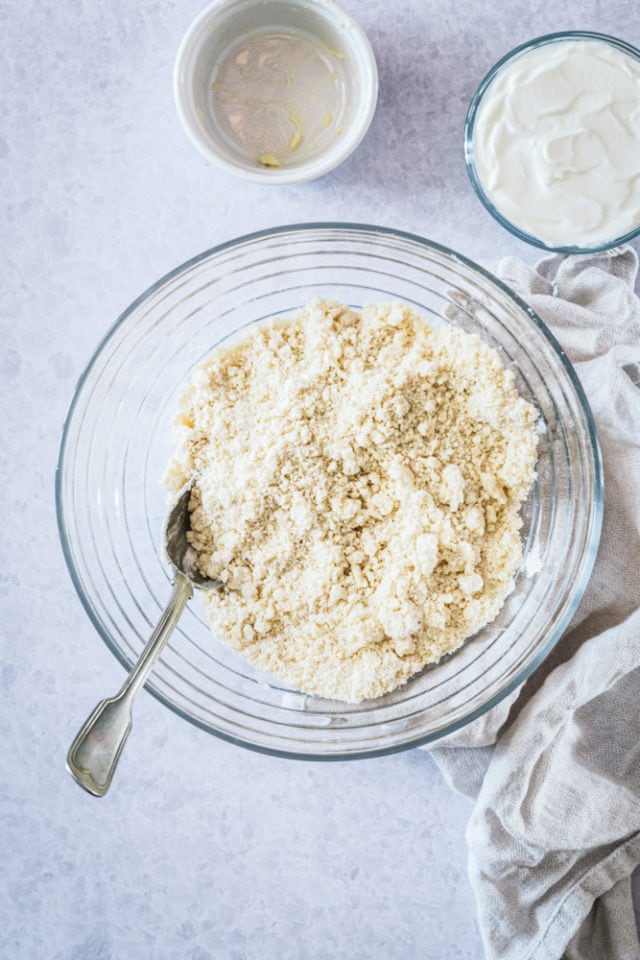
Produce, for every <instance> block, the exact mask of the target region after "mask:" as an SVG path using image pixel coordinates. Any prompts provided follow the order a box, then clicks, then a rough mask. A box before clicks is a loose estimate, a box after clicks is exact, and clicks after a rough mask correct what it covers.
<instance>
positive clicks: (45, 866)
mask: <svg viewBox="0 0 640 960" xmlns="http://www.w3.org/2000/svg"><path fill="white" fill-rule="evenodd" d="M345 5H346V6H347V8H348V10H349V11H350V12H351V13H352V14H354V15H355V16H356V17H357V18H358V19H359V20H360V22H361V24H362V26H363V27H364V28H365V30H366V31H367V33H368V35H369V37H370V39H371V42H372V45H373V47H374V50H375V53H376V57H377V60H378V64H379V70H380V101H379V106H378V110H377V113H376V116H375V119H374V122H373V125H372V128H371V130H370V132H369V135H368V136H367V138H366V139H365V141H364V142H363V143H362V145H361V146H360V147H359V149H358V150H357V152H356V153H355V154H354V155H353V157H352V158H351V159H350V160H349V161H347V162H346V163H345V164H344V165H343V166H342V167H340V168H339V169H338V170H336V171H334V172H333V173H331V174H329V175H327V176H325V177H323V178H322V179H320V180H318V181H316V182H313V183H309V184H302V185H299V186H291V187H282V188H267V187H264V186H261V185H258V184H249V183H243V182H241V181H239V180H236V179H234V178H233V177H231V176H229V175H226V174H223V173H221V172H219V171H218V170H217V169H215V168H213V167H211V166H210V165H208V164H207V163H206V162H205V161H204V160H203V159H202V158H201V157H200V155H199V154H198V153H197V152H196V151H195V150H194V148H193V147H192V146H191V144H190V142H189V141H188V139H187V137H186V135H185V134H184V133H183V131H182V129H181V127H180V125H179V123H178V120H177V117H176V114H175V110H174V107H173V101H172V91H171V71H172V64H173V59H174V56H175V53H176V49H177V46H178V43H179V41H180V39H181V36H182V34H183V33H184V31H185V30H186V28H187V26H188V24H189V22H190V21H191V19H192V18H193V16H194V15H195V14H196V13H197V12H198V11H199V10H200V9H201V7H202V6H203V3H202V2H201V0H183V2H181V3H176V2H174V0H167V2H163V3H158V2H157V0H139V2H137V3H131V2H129V0H111V2H110V3H108V4H107V3H104V4H103V3H98V2H97V0H85V2H78V0H56V2H52V0H40V2H38V3H37V4H36V3H34V4H24V3H21V2H18V0H8V2H7V3H5V4H4V5H3V6H2V7H0V28H1V29H0V76H1V78H2V83H1V84H0V98H1V100H2V112H1V114H0V166H1V168H2V178H1V183H2V191H1V193H0V206H1V213H0V216H1V218H2V234H1V235H2V268H1V269H2V286H1V290H2V312H1V321H0V324H1V327H0V329H1V337H2V342H1V347H0V351H1V352H0V374H1V379H0V391H1V394H2V404H3V407H2V409H3V414H2V422H3V449H4V451H5V452H4V455H3V457H2V464H1V467H0V469H1V470H2V491H3V501H4V503H5V509H4V511H3V512H4V517H5V534H4V537H3V564H2V572H1V573H0V604H1V608H0V613H1V617H2V626H3V629H2V638H1V641H0V644H1V646H0V695H1V700H0V704H1V705H0V730H1V734H2V742H3V744H4V748H3V752H2V755H1V759H0V784H1V785H0V861H1V863H2V869H1V870H0V957H2V958H7V960H138V958H140V960H143V958H144V960H165V958H166V960H175V958H186V960H288V958H291V960H347V958H348V960H365V958H367V960H368V958H378V957H380V958H383V957H384V958H385V960H418V958H420V960H480V958H481V956H482V949H481V945H480V940H479V936H478V932H477V928H476V924H475V919H474V904H473V898H472V895H471V891H470V888H469V886H468V883H467V879H466V873H465V842H464V832H465V825H466V821H467V818H468V816H469V812H470V809H471V808H470V804H469V802H468V801H467V800H466V799H464V798H463V797H461V796H458V795H456V794H453V793H452V792H451V791H450V790H449V789H448V788H447V786H446V785H445V783H444V782H443V780H442V779H441V777H440V774H439V773H438V770H437V768H436V767H435V764H434V763H433V761H432V760H431V759H430V757H429V756H428V754H426V753H423V752H420V751H410V752H407V753H404V754H400V755H396V756H392V757H388V758H384V759H375V760H368V761H360V762H352V763H338V764H326V765H322V764H315V763H307V762H294V761H286V760H281V759H272V758H269V757H265V756H259V755H256V754H253V753H250V752H248V751H245V750H242V749H239V748H237V747H233V746H230V745H229V744H227V743H223V742H221V741H218V740H216V739H214V738H213V737H211V736H207V735H206V734H205V733H203V732H201V731H199V730H197V729H195V728H194V727H192V726H190V725H189V724H188V723H186V722H184V721H182V720H180V719H179V718H178V717H177V716H174V715H173V714H172V713H170V712H169V711H167V710H166V709H164V708H163V707H162V706H161V705H160V704H159V703H158V702H156V701H155V700H154V699H153V698H152V697H151V696H149V695H148V694H146V693H143V694H142V696H141V697H140V700H139V702H138V705H137V708H136V711H135V723H134V730H133V733H132V735H131V738H130V740H129V743H128V744H127V748H126V751H125V754H124V756H123V759H122V762H121V765H120V769H119V770H118V773H117V780H116V782H115V783H114V787H113V789H112V792H111V793H110V794H109V795H108V797H106V798H105V799H104V800H100V801H99V800H95V799H93V798H91V797H89V796H88V795H87V794H85V793H84V792H82V791H81V790H80V789H79V788H78V787H77V786H76V785H75V784H74V783H73V782H72V781H71V779H70V777H69V776H68V775H67V773H66V772H65V767H64V760H65V753H66V750H67V747H68V745H69V742H70V740H71V738H72V737H73V735H74V734H75V732H76V729H77V727H78V726H79V724H80V722H81V721H82V720H84V718H85V716H86V715H87V713H88V712H89V710H90V709H91V708H92V707H93V706H94V704H95V703H96V702H97V701H98V700H99V699H100V698H101V697H103V696H106V695H108V694H110V693H112V692H115V691H116V690H117V688H118V687H119V685H120V683H121V681H122V679H123V674H122V669H121V667H120V666H119V665H118V664H117V663H116V661H115V660H114V659H113V657H112V656H111V654H110V653H109V652H108V650H107V649H106V647H105V646H104V644H103V643H102V642H101V641H100V639H99V638H98V636H97V635H96V633H95V631H94V629H93V627H92V626H91V624H90V623H89V621H88V619H87V617H86V616H85V613H84V611H83V609H82V607H81V605H80V602H79V600H78V598H77V597H76V595H75V593H74V590H73V588H72V586H71V582H70V579H69V576H68V573H67V570H66V568H65V565H64V561H63V558H62V554H61V550H60V547H59V543H58V537H57V532H56V521H55V511H54V497H53V480H54V470H55V462H56V452H57V444H58V435H59V431H60V427H61V424H62V420H63V417H64V414H65V410H66V407H67V404H68V403H69V399H70V396H71V392H72V389H73V386H74V383H75V381H76V379H77V377H78V375H79V374H80V372H81V370H82V368H83V365H84V364H85V363H86V361H87V359H88V358H89V356H90V355H91V353H92V351H93V349H94V347H95V345H96V343H97V341H98V339H99V338H100V337H101V336H102V335H103V333H104V332H105V331H106V329H107V328H108V326H109V325H110V324H111V323H112V322H113V320H114V319H115V318H116V316H117V315H118V314H119V313H120V312H121V311H122V310H123V309H124V308H125V307H126V306H127V305H128V304H129V303H130V301H131V300H133V299H134V298H135V297H136V296H137V295H138V294H139V293H140V292H142V291H143V290H144V289H146V288H147V287H148V286H149V285H150V284H151V283H152V282H153V281H154V280H156V279H157V278H158V277H160V276H162V275H163V274H164V273H166V272H167V271H168V270H170V269H171V268H173V267H174V266H176V265H177V264H179V263H181V262H182V261H184V260H186V259H188V258H189V257H191V256H193V255H194V254H196V253H199V252H200V251H202V250H205V249H207V248H208V247H211V246H213V245H215V244H217V243H219V242H221V241H224V240H227V239H229V238H231V237H233V236H237V235H239V234H242V233H246V232H250V231H253V230H257V229H260V228H264V227H269V226H273V225H276V224H282V223H293V222H300V221H313V220H327V219H339V220H349V221H361V222H368V223H376V224H382V225H386V226H394V227H398V228H401V229H404V230H409V231H414V232H417V233H420V234H423V235H426V236H428V237H430V238H432V239H434V240H437V241H440V242H442V243H444V244H447V245H449V246H452V247H454V248H456V249H458V250H459V251H461V252H462V253H465V254H467V255H468V256H470V257H472V258H475V259H491V258H494V257H497V256H500V255H504V254H509V253H513V254H516V255H520V256H522V257H523V258H524V259H526V260H528V261H534V260H535V259H537V256H538V254H537V252H536V251H535V250H534V249H533V248H530V247H526V246H525V245H523V244H520V243H518V242H516V241H515V240H514V239H512V238H511V237H510V236H509V235H508V234H507V233H505V232H504V231H503V230H502V229H501V228H500V227H499V226H498V225H497V224H496V223H494V222H493V220H492V219H491V218H490V217H489V215H488V214H487V213H486V212H485V210H484V209H483V208H482V206H481V205H480V203H479V202H478V201H477V200H476V198H475V196H474V195H473V193H472V190H471V187H470V186H469V183H468V181H467V177H466V173H465V169H464V162H463V155H462V126H463V122H464V115H465V111H466V107H467V105H468V102H469V99H470V97H471V95H472V93H473V90H474V88H475V87H476V85H477V83H478V81H479V80H480V79H481V77H482V76H483V75H484V73H485V72H486V70H487V69H488V68H489V67H490V66H491V64H493V63H494V61H495V60H496V59H497V58H498V57H500V56H501V55H502V54H503V53H505V52H506V51H507V50H508V49H510V48H511V47H513V46H514V45H515V44H517V43H520V42H522V41H524V40H527V39H529V38H530V37H532V36H536V35H539V34H542V33H546V32H549V31H551V30H558V29H568V28H585V29H592V30H600V31H604V32H609V33H612V34H614V35H618V36H621V37H624V38H626V39H627V40H629V41H630V42H631V43H635V44H636V45H638V44H640V7H639V6H638V4H637V3H636V2H635V0H627V2H625V0H618V2H610V3H606V4H605V3H602V2H601V0H580V2H577V0H569V2H568V3H566V4H562V5H560V7H559V6H558V4H557V3H556V2H555V0H509V2H504V0H503V2H497V3H493V4H486V3H484V2H480V0H458V2H457V3H455V4H435V3H431V4H427V3H423V2H421V0H395V2H394V3H393V4H391V3H389V2H388V0H345ZM559 11H561V13H562V16H561V18H560V19H558V15H559Z"/></svg>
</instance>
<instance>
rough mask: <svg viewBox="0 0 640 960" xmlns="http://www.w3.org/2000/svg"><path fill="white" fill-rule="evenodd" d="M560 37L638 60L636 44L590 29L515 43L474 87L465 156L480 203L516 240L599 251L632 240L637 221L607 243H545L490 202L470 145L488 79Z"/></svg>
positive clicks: (577, 250) (549, 247) (545, 246)
mask: <svg viewBox="0 0 640 960" xmlns="http://www.w3.org/2000/svg"><path fill="white" fill-rule="evenodd" d="M562 40H600V41H602V42H604V43H608V44H610V45H611V46H612V47H615V48H616V49H617V50H620V51H621V52H622V53H625V54H627V55H628V56H630V57H633V58H634V59H635V60H638V62H640V50H637V49H636V48H635V47H632V46H631V45H630V44H628V43H625V41H624V40H618V39H617V38H616V37H610V36H608V35H607V34H604V33H593V32H591V31H589V30H565V31H562V32H560V33H547V34H545V35H544V36H542V37H535V38H534V39H533V40H528V41H527V42H526V43H522V44H520V46H518V47H514V49H513V50H511V51H510V52H509V53H507V54H505V56H504V57H502V58H501V59H500V60H498V62H497V63H496V64H495V65H494V66H493V67H492V68H491V70H489V72H488V73H487V75H486V76H485V77H484V79H483V80H482V82H481V83H480V86H479V87H478V89H477V90H476V92H475V93H474V95H473V98H472V100H471V103H470V104H469V109H468V111H467V118H466V122H465V126H464V157H465V163H466V167H467V173H468V175H469V179H470V180H471V185H472V187H473V189H474V191H475V193H476V196H477V197H478V198H479V200H480V201H481V203H482V204H483V205H484V206H485V207H486V209H487V210H488V211H489V213H490V214H491V216H492V217H494V218H495V219H496V220H497V221H498V223H500V224H502V226H503V227H505V229H506V230H508V231H509V232H510V233H512V234H513V235H514V236H515V237H517V238H518V239H519V240H524V242H525V243H530V244H532V245H533V246H534V247H539V248H540V249H541V250H547V251H549V252H550V253H586V254H589V253H600V252H601V251H603V250H611V249H612V248H613V247H618V246H620V245H621V244H623V243H628V242H629V241H630V240H633V239H634V238H635V237H637V236H639V235H640V223H638V225H637V226H636V227H634V229H633V230H630V231H629V232H628V233H625V234H624V235H623V236H621V237H616V238H615V239H612V240H608V241H607V242H606V243H600V244H595V245H594V246H585V245H584V244H583V245H580V244H579V243H578V242H576V243H575V244H571V245H564V246H561V245H560V246H553V245H551V244H547V243H545V242H544V241H543V240H540V239H539V238H538V237H533V236H531V234H528V233H526V232H525V231H524V230H521V229H520V228H519V227H517V226H516V225H515V224H514V223H512V222H511V221H510V220H507V218H506V217H505V216H503V214H502V213H501V212H500V210H498V209H497V207H496V206H495V205H494V204H493V203H492V201H491V200H490V199H489V197H488V196H487V194H486V193H485V190H484V187H483V186H482V182H481V180H480V177H479V175H478V171H477V168H476V162H475V153H474V148H473V134H474V127H475V122H476V117H477V115H478V111H479V109H480V105H481V103H482V98H483V97H484V95H485V93H486V92H487V89H488V87H489V86H490V84H491V82H492V81H493V80H494V78H495V77H496V75H497V74H498V73H499V72H500V71H501V70H502V69H503V68H504V67H506V66H507V65H508V64H510V63H511V62H512V61H513V60H516V59H517V58H518V57H520V56H522V55H523V54H526V53H529V52H530V51H531V50H535V49H537V48H538V47H542V46H545V45H547V44H550V43H557V42H558V41H562Z"/></svg>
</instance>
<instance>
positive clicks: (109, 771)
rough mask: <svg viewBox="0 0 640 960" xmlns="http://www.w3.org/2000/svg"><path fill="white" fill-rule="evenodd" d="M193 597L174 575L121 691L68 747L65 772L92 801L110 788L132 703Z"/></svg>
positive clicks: (187, 584) (128, 726)
mask: <svg viewBox="0 0 640 960" xmlns="http://www.w3.org/2000/svg"><path fill="white" fill-rule="evenodd" d="M192 596H193V587H192V585H191V583H190V581H189V580H188V579H187V577H185V575H184V574H183V573H179V572H177V573H176V575H175V586H174V589H173V594H172V595H171V599H170V600H169V603H168V604H167V608H166V610H165V611H164V613H163V614H162V617H161V618H160V622H159V623H158V626H157V627H156V628H155V630H154V631H153V633H152V635H151V637H150V639H149V642H148V643H147V645H146V647H145V648H144V650H143V651H142V653H141V654H140V659H139V660H138V662H137V663H136V665H135V667H134V668H133V670H132V671H131V673H130V674H129V676H128V677H127V679H126V681H125V683H124V684H123V686H122V689H121V690H120V692H119V693H118V694H116V696H115V697H110V698H109V699H108V700H101V701H100V703H99V704H98V706H97V707H96V708H95V710H94V711H93V713H92V714H91V716H90V717H89V718H88V719H87V720H86V721H85V723H84V724H83V726H82V727H81V728H80V730H79V731H78V734H77V736H76V738H75V740H74V741H73V743H72V744H71V748H70V750H69V753H68V755H67V769H68V771H69V773H70V774H71V776H72V777H73V778H74V779H75V780H76V781H77V782H78V783H79V784H80V786H81V787H84V789H85V790H88V791H89V793H92V794H93V795H94V797H103V796H104V795H105V793H106V792H107V790H108V789H109V786H110V785H111V780H112V778H113V774H114V772H115V769H116V766H117V764H118V760H119V759H120V754H121V753H122V748H123V747H124V745H125V743H126V740H127V737H128V736H129V731H130V730H131V708H132V706H133V701H134V699H135V697H136V696H137V694H138V692H139V690H140V688H141V687H142V686H144V682H145V680H146V679H147V677H148V676H149V673H150V671H151V669H152V667H153V665H154V663H155V662H156V660H157V659H158V657H159V656H160V653H161V652H162V650H163V648H164V646H165V644H166V642H167V640H168V639H169V637H170V636H171V634H172V633H173V630H174V628H175V626H176V624H177V622H178V620H179V619H180V616H181V614H182V611H183V610H184V608H185V606H186V604H187V601H188V600H189V599H190V598H191V597H192Z"/></svg>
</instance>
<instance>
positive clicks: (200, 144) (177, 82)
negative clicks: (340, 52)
mask: <svg viewBox="0 0 640 960" xmlns="http://www.w3.org/2000/svg"><path fill="white" fill-rule="evenodd" d="M241 2H242V0H212V2H211V3H209V4H208V6H206V7H205V8H204V9H203V10H201V11H200V13H199V14H198V15H197V16H196V17H195V19H194V20H193V21H192V22H191V24H190V25H189V27H188V28H187V31H186V33H185V34H184V36H183V38H182V40H181V42H180V46H179V47H178V52H177V54H176V59H175V64H174V68H173V98H174V102H175V106H176V111H177V113H178V117H179V119H180V123H181V124H182V127H183V129H184V131H185V133H186V134H187V136H188V137H189V139H190V140H191V142H192V143H193V145H194V146H195V147H196V149H197V150H198V151H199V152H200V153H201V154H202V156H204V157H205V158H206V159H207V160H209V161H210V162H211V163H213V164H214V165H215V166H217V167H218V168H219V169H221V170H224V171H226V172H227V173H231V174H232V175H233V176H236V177H240V178H241V179H243V180H250V181H253V182H254V183H264V184H267V185H270V186H278V185H284V184H293V183H303V182H306V181H309V180H315V179H317V178H318V177H322V176H324V175H325V174H326V173H330V172H331V170H334V169H335V168H336V167H338V166H339V165H340V164H341V163H343V162H344V161H345V160H347V159H348V158H349V157H350V156H351V154H352V153H353V152H354V151H355V150H356V148H357V147H358V146H359V145H360V143H361V142H362V140H363V139H364V137H365V136H366V134H367V132H368V130H369V127H370V126H371V122H372V120H373V117H374V114H375V111H376V107H377V104H378V90H379V79H378V67H377V64H376V58H375V54H374V52H373V48H372V47H371V43H370V42H369V38H368V37H367V35H366V33H365V32H364V30H363V29H362V27H361V26H360V24H359V23H358V21H357V20H356V19H355V18H354V17H353V16H351V14H349V13H347V11H346V10H345V9H344V8H343V7H341V6H340V4H338V3H336V0H312V2H311V4H309V3H305V4H303V5H304V6H306V7H310V6H311V7H313V9H314V10H316V11H317V12H318V13H319V15H320V16H323V17H324V18H325V19H327V20H328V21H331V22H333V23H335V22H339V21H343V22H344V21H346V22H348V24H349V33H350V36H352V37H353V38H354V39H355V42H356V43H357V46H358V59H357V70H356V72H357V73H358V74H361V75H362V76H361V79H363V80H364V83H361V84H359V88H360V89H359V93H360V95H361V96H362V97H363V99H364V100H365V103H366V106H365V109H364V110H363V111H361V112H360V114H359V117H358V120H357V122H354V123H353V124H350V125H349V126H348V128H347V129H345V131H344V136H342V137H340V138H339V139H338V141H337V142H336V143H335V144H334V145H333V146H332V147H331V148H330V149H328V150H327V151H323V152H322V153H321V154H320V155H319V156H318V157H315V158H311V159H310V160H309V161H308V162H306V163H304V164H301V165H300V166H296V167H281V168H280V169H273V168H270V169H262V168H260V167H255V168H252V167H249V166H247V167H243V166H240V165H239V164H236V163H233V162H232V161H231V160H228V159H227V158H226V157H225V156H224V155H223V154H222V153H221V152H220V151H219V150H217V149H216V146H215V144H214V143H213V141H212V140H211V139H210V138H209V137H208V136H206V134H205V133H204V131H203V129H202V127H201V125H200V124H198V123H197V122H195V120H194V117H193V115H192V114H193V111H192V110H189V109H188V101H189V96H188V92H187V89H188V87H189V85H190V84H191V83H192V81H193V67H194V64H195V60H196V58H197V56H198V54H199V51H200V48H201V45H202V43H203V41H204V40H205V39H206V37H207V26H208V25H209V23H210V22H211V21H212V18H214V17H215V16H216V15H217V14H218V13H219V12H221V11H223V10H224V9H225V8H228V7H232V6H233V5H234V4H237V3H241ZM247 2H250V0H247ZM255 2H256V3H259V2H260V0H255ZM287 2H289V3H292V4H296V3H297V2H299V0H287Z"/></svg>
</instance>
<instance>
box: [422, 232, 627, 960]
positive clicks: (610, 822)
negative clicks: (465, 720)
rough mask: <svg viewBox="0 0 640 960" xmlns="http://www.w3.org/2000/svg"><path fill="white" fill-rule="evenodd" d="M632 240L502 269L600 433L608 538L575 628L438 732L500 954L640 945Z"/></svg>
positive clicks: (557, 954) (614, 952) (616, 959)
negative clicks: (576, 381)
mask: <svg viewBox="0 0 640 960" xmlns="http://www.w3.org/2000/svg"><path fill="white" fill-rule="evenodd" d="M637 269H638V260H637V257H636V255H635V253H634V252H633V250H631V249H630V248H618V249H616V250H613V251H611V252H609V253H606V254H599V255H594V256H580V257H562V256H554V257H549V258H546V259H544V260H542V261H541V262H540V263H539V264H538V265H537V267H536V268H535V269H534V268H532V267H529V266H526V265H525V264H524V263H522V262H521V261H519V260H516V259H514V258H504V259H502V260H500V261H499V262H498V263H497V264H494V266H493V270H494V272H495V273H496V274H497V275H498V276H499V277H501V278H502V279H503V280H504V281H505V282H506V283H507V284H508V285H509V286H511V287H512V288H513V289H514V290H515V291H516V292H517V293H519V294H520V295H521V296H522V297H523V298H524V299H525V300H526V301H527V302H528V303H529V304H530V305H531V306H532V307H533V309H534V310H535V311H536V312H537V313H538V315H539V316H540V317H541V318H542V320H544V322H545V323H546V324H547V325H548V326H549V327H550V328H551V330H552V331H553V333H554V334H555V336H556V337H557V338H558V340H559V341H560V343H561V345H562V346H563V347H564V349H565V350H566V352H567V354H568V356H569V357H570V359H571V360H572V361H573V363H574V364H575V367H576V370H577V372H578V375H579V377H580V379H581V381H582V384H583V386H584V388H585V390H586V393H587V396H588V398H589V401H590V403H591V408H592V410H593V413H594V416H595V419H596V422H597V426H598V432H599V436H600V443H601V446H602V455H603V461H604V473H605V512H604V525H603V533H602V540H601V544H600V550H599V553H598V558H597V561H596V566H595V568H594V572H593V575H592V577H591V580H590V582H589V586H588V588H587V591H586V593H585V595H584V598H583V600H582V602H581V604H580V606H579V608H578V610H577V612H576V614H575V616H574V617H573V620H572V622H571V624H570V625H569V628H568V630H567V631H566V633H565V635H564V637H563V638H562V639H561V640H560V642H559V643H558V644H557V646H556V648H555V650H554V651H553V653H552V654H551V655H550V656H549V657H548V659H547V660H546V661H545V663H544V664H542V666H541V667H540V668H539V669H538V670H537V671H536V672H535V673H534V675H533V676H532V677H531V678H530V679H529V680H528V681H527V682H526V683H525V684H524V685H523V686H522V687H521V688H520V689H519V690H517V691H516V692H515V693H514V694H512V695H511V697H509V698H508V699H507V700H506V701H503V702H502V703H501V704H499V705H498V706H497V707H496V708H495V709H494V710H492V711H491V712H490V713H488V714H486V715H485V716H484V717H480V718H479V719H478V720H477V721H475V722H474V723H472V724H470V725H469V726H467V727H465V728H464V729H463V730H461V731H459V732H458V733H456V734H454V735H453V736H451V737H450V738H448V739H447V740H446V741H439V745H438V747H437V748H435V749H433V750H432V751H431V752H432V755H433V757H434V759H435V760H436V761H437V763H438V764H439V766H440V768H441V769H442V771H443V773H444V776H445V777H446V779H447V780H448V782H449V783H450V784H451V785H452V786H453V787H454V788H455V789H457V790H459V791H460V792H462V793H465V794H467V795H468V796H470V797H473V798H475V800H476V804H475V808H474V810H473V813H472V816H471V820H470V822H469V827H468V830H467V841H468V846H469V877H470V880H471V884H472V886H473V889H474V893H475V896H476V900H477V904H478V918H479V924H480V930H481V933H482V937H483V941H484V946H485V951H486V956H487V958H488V960H498V958H499V960H556V958H558V960H559V958H566V960H640V946H639V943H638V937H637V933H636V925H635V921H634V915H633V906H632V902H631V884H630V875H631V872H632V871H633V869H634V867H635V866H636V865H637V864H639V863H640V300H638V299H637V298H636V296H635V295H634V293H633V285H634V280H635V276H636V273H637Z"/></svg>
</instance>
